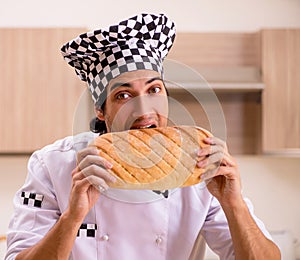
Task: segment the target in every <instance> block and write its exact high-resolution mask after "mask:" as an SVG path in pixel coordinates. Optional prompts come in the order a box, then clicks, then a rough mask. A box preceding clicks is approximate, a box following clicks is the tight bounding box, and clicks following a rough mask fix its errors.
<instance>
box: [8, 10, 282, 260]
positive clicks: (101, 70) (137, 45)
mask: <svg viewBox="0 0 300 260" xmlns="http://www.w3.org/2000/svg"><path fill="white" fill-rule="evenodd" d="M174 37H175V28H174V23H173V22H171V21H170V20H169V19H168V18H167V17H166V16H164V15H158V16H157V15H149V14H142V15H138V16H135V17H132V18H130V19H128V20H126V21H123V22H121V23H120V24H118V25H115V26H111V27H109V29H108V30H98V31H94V32H89V33H87V34H83V35H80V36H79V37H77V38H76V39H74V40H72V41H70V42H69V43H67V44H66V45H64V46H63V48H62V52H63V55H64V58H65V59H66V60H67V61H68V63H69V64H70V65H71V66H73V67H75V70H76V73H77V74H78V75H79V77H80V78H81V79H82V80H84V81H87V83H88V86H89V89H90V91H91V94H92V97H93V99H94V102H95V107H96V115H97V118H98V120H99V122H103V123H104V124H102V126H101V129H98V130H99V131H102V132H105V131H107V132H113V131H124V130H128V129H140V128H147V127H165V126H167V123H168V119H167V115H168V99H167V92H166V89H165V86H164V82H163V78H162V76H163V71H162V61H163V59H164V58H165V56H166V55H167V53H168V51H169V49H170V48H171V46H172V43H173V40H174ZM100 125H101V124H100ZM96 136H97V135H96V134H92V135H91V134H83V135H80V137H79V138H73V137H67V138H65V139H63V140H59V141H57V142H56V143H54V144H52V145H49V146H47V147H45V148H43V149H41V150H40V151H37V152H35V153H34V154H33V155H32V157H31V159H30V161H29V164H28V177H27V179H26V183H25V184H24V186H23V187H22V188H21V189H20V191H18V193H17V194H16V197H15V200H14V203H15V214H14V217H13V219H12V221H11V224H10V228H9V233H8V252H7V256H6V259H15V258H16V259H47V260H48V259H68V258H69V259H112V260H115V259H130V260H134V259H151V260H152V259H172V260H173V259H178V260H185V259H201V258H202V257H203V255H204V251H203V248H204V247H203V242H204V240H205V241H206V242H207V243H208V245H209V246H210V247H211V248H212V249H213V250H214V251H215V252H216V253H217V254H218V255H220V258H221V259H243V260H244V259H260V260H261V259H280V253H279V250H278V248H277V247H276V245H275V244H274V243H273V242H272V241H271V240H270V236H269V234H268V232H267V231H266V229H265V228H264V225H263V224H262V223H261V221H259V220H258V219H257V218H256V217H255V216H254V215H253V212H252V210H251V205H250V203H249V201H247V200H245V199H244V198H243V197H242V194H241V182H240V175H239V170H238V167H237V164H236V162H235V160H234V158H232V156H231V155H230V154H229V153H228V151H227V149H226V144H225V143H224V142H223V141H221V140H219V139H218V138H207V139H206V140H205V142H206V143H207V144H209V146H208V148H205V149H200V146H199V150H198V151H197V153H195V162H196V161H197V157H198V159H199V158H205V159H203V160H200V161H199V162H198V163H197V166H198V167H206V166H208V165H210V164H212V163H219V164H220V167H219V168H218V170H217V171H214V172H208V173H207V174H206V176H205V178H206V179H209V180H210V181H209V182H207V186H206V187H203V186H202V188H200V186H199V185H194V186H190V187H186V188H178V189H175V190H172V191H170V192H169V193H168V196H162V194H159V195H157V194H156V193H154V192H152V191H149V192H150V193H151V194H153V196H159V199H157V197H155V199H150V200H149V199H147V200H146V199H145V200H144V201H143V199H140V196H141V195H142V194H144V193H143V192H142V191H141V192H139V191H126V192H124V193H122V192H121V193H119V195H120V194H121V195H120V196H119V197H118V196H116V197H114V196H108V194H109V191H110V190H111V189H109V184H110V183H111V182H114V181H115V179H114V177H113V176H111V175H110V174H109V173H108V171H107V169H109V168H111V167H112V165H111V164H110V163H108V162H107V161H106V160H104V159H103V158H101V157H100V156H99V155H98V153H97V150H96V149H94V148H91V147H88V144H89V143H90V142H91V141H92V140H93V138H95V137H96ZM116 192H118V191H116ZM132 192H134V196H136V197H138V200H137V201H134V199H132V197H131V199H128V198H129V197H127V199H126V198H125V197H122V196H129V195H130V194H132ZM117 194H118V193H117ZM153 198H154V197H153ZM203 239H204V240H203Z"/></svg>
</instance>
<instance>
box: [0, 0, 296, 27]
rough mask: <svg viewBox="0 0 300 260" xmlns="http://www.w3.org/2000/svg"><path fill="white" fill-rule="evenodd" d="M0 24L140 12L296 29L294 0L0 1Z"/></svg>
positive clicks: (82, 21) (90, 21) (181, 20)
mask: <svg viewBox="0 0 300 260" xmlns="http://www.w3.org/2000/svg"><path fill="white" fill-rule="evenodd" d="M0 6H1V7H0V26H1V27H6V26H25V27H31V26H33V27H38V26H85V27H88V28H99V27H103V26H107V25H109V24H112V23H115V22H117V21H120V20H122V19H124V18H127V17H129V16H131V15H134V14H136V13H140V12H154V13H161V12H164V13H166V14H168V15H169V16H170V17H171V18H172V19H173V20H174V21H175V22H176V24H177V28H178V30H179V31H255V30H258V29H260V28H262V27H300V15H299V14H300V1H299V0H242V1H241V0H226V1H225V0H223V1H222V0H221V1H220V0H184V1H182V0H181V1H180V0H163V1H161V0H152V1H140V0H128V1H121V0H114V1H99V0H98V1H96V0H90V1H82V0H72V1H71V0H65V1H60V0H52V1H39V0H26V1H22V0H10V1H4V0H1V4H0Z"/></svg>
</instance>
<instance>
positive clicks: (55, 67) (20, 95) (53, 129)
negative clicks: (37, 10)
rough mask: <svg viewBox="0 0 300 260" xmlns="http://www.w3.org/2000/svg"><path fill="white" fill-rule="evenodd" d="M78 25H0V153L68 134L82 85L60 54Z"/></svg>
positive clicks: (38, 145) (37, 145) (28, 149)
mask: <svg viewBox="0 0 300 260" xmlns="http://www.w3.org/2000/svg"><path fill="white" fill-rule="evenodd" d="M83 31H85V29H83V28H68V29H67V28H66V29H64V28H1V29H0V39H1V41H0V71H1V77H0V88H1V95H0V119H1V128H0V153H31V152H32V151H34V150H36V149H38V148H41V147H42V146H44V145H46V144H48V143H51V142H53V141H54V140H56V139H58V138H62V137H64V136H66V135H70V134H72V125H73V117H74V112H75V110H76V105H77V102H78V100H79V98H80V96H81V94H82V92H83V91H84V86H85V84H84V83H82V82H81V81H80V80H79V79H78V78H77V77H76V75H75V73H74V71H73V70H72V69H71V68H69V66H68V65H67V64H66V62H65V61H64V60H63V58H62V56H61V54H60V47H61V45H62V44H63V43H65V42H66V41H68V40H70V39H72V38H74V37H76V36H77V35H78V34H79V33H82V32H83Z"/></svg>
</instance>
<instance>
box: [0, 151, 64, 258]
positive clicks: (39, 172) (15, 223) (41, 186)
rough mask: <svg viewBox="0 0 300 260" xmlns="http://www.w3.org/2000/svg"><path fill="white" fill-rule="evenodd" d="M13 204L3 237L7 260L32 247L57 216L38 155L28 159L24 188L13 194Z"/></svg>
mask: <svg viewBox="0 0 300 260" xmlns="http://www.w3.org/2000/svg"><path fill="white" fill-rule="evenodd" d="M13 203H14V213H13V216H12V218H11V221H10V224H9V228H8V233H7V252H6V257H5V259H7V260H11V259H15V257H16V255H17V254H18V253H19V252H21V251H22V250H24V249H26V248H28V247H31V246H33V245H35V244H36V243H37V242H38V241H39V240H40V239H41V238H42V237H43V236H45V234H46V233H47V232H48V231H49V229H51V227H52V226H53V225H54V224H55V223H56V221H57V220H58V218H59V216H60V214H61V213H60V210H59V207H58V203H57V200H56V197H55V193H54V191H53V186H52V183H51V180H50V178H49V174H48V171H47V168H46V166H45V164H44V163H43V160H42V156H41V152H40V151H37V152H35V153H34V154H33V155H32V156H31V158H30V159H29V162H28V173H27V177H26V181H25V184H24V185H23V186H22V188H21V189H20V190H19V191H17V193H16V195H15V197H14V201H13Z"/></svg>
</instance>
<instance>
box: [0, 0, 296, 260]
mask: <svg viewBox="0 0 300 260" xmlns="http://www.w3.org/2000/svg"><path fill="white" fill-rule="evenodd" d="M143 11H145V12H155V13H161V12H164V13H166V14H168V15H169V16H170V17H171V18H172V19H173V20H174V21H176V24H177V30H178V39H177V45H175V46H174V47H176V49H175V48H174V50H172V51H173V52H171V53H170V58H171V59H174V60H176V61H179V62H181V63H185V64H187V65H188V66H190V67H192V68H194V69H196V70H197V71H198V72H199V73H201V75H203V76H204V77H205V79H207V80H208V82H209V83H210V85H211V86H212V87H213V88H214V90H215V93H216V95H217V97H218V99H219V100H220V104H221V107H222V109H223V111H224V117H225V122H226V130H227V136H226V139H227V140H228V146H229V149H230V150H231V151H232V153H233V154H234V155H235V157H236V159H237V161H238V163H239V167H240V171H241V175H242V181H243V192H244V194H245V196H247V197H249V198H250V199H251V200H252V202H253V204H254V207H255V212H256V214H257V216H259V217H260V218H261V219H262V220H263V221H264V222H265V224H266V226H267V228H268V229H269V230H270V232H272V234H273V236H274V239H275V240H276V242H277V243H278V244H279V245H280V247H281V248H282V250H283V256H284V258H283V259H287V260H292V259H300V222H299V220H300V203H299V198H300V188H299V187H300V172H299V168H300V105H298V104H299V103H300V102H299V98H300V78H299V76H297V75H299V74H300V73H299V69H300V36H299V35H300V33H299V29H300V15H299V14H300V1H299V0H285V1H283V0H272V1H271V0H260V1H258V0H252V1H250V0H244V1H236V0H228V1H216V0H210V1H208V0H205V1H202V0H199V1H192V0H186V1H184V3H183V1H177V0H175V1H174V0H173V1H171V0H167V1H157V0H154V1H151V2H146V1H144V2H143V1H137V0H135V1H127V2H124V1H119V0H118V1H89V2H85V3H84V4H83V2H82V1H77V0H74V1H67V0H66V1H58V0H53V1H51V2H43V3H41V2H40V1H32V0H28V1H7V2H5V3H2V4H1V8H0V71H1V77H0V78H1V80H0V88H1V97H0V117H1V122H3V123H2V127H1V130H0V133H1V135H0V153H1V154H0V176H1V182H0V212H1V223H0V242H2V243H1V248H0V251H1V250H2V252H3V251H4V248H5V245H4V243H3V242H4V239H2V238H4V237H5V232H6V230H7V225H8V222H9V219H10V217H11V214H12V211H13V208H12V198H13V195H14V193H15V191H16V190H17V189H18V188H19V187H20V186H21V185H22V183H23V182H24V179H25V177H26V164H27V161H28V158H29V155H30V153H31V152H32V150H34V149H37V148H39V147H41V146H43V145H45V144H47V143H50V142H52V141H54V140H55V139H57V138H60V137H63V136H64V135H66V134H71V133H72V132H74V131H75V132H79V131H80V130H81V129H80V126H79V125H87V122H88V121H89V118H90V114H91V113H90V110H91V105H90V102H89V101H88V100H87V97H86V93H85V91H84V90H83V88H81V87H82V86H84V84H81V82H79V81H78V80H77V78H76V77H75V76H74V72H73V71H72V70H71V69H69V68H67V66H66V65H65V64H64V62H63V61H62V60H61V57H60V54H59V47H60V44H61V43H64V42H65V41H66V40H68V39H71V38H72V37H73V36H76V35H77V34H78V33H79V32H83V31H85V30H86V29H95V28H99V27H104V26H107V25H109V24H112V23H115V22H116V21H119V20H121V19H123V18H126V17H129V16H131V15H134V14H136V13H140V12H143ZM33 28H34V29H33ZM280 29H281V30H280ZM177 46H178V47H177ZM24 61H26V62H25V63H26V64H27V65H28V66H24ZM171 65H172V64H171ZM172 68H173V67H172ZM179 69H182V68H179ZM190 71H191V70H188V71H187V72H186V69H184V73H177V72H176V73H173V74H172V73H171V74H172V75H171V74H170V79H171V81H172V80H173V82H180V83H181V84H182V85H184V86H185V87H187V86H188V87H189V88H190V89H193V88H195V87H196V88H197V87H199V86H202V83H203V82H204V81H203V80H201V79H200V81H201V82H200V83H199V77H198V78H197V76H196V78H197V79H196V80H194V79H193V80H192V79H191V78H193V77H194V76H195V73H192V75H191V74H189V73H190ZM179 72H180V71H179ZM47 75H48V76H47ZM178 75H180V77H178ZM197 75H198V74H197ZM190 76H191V77H190ZM171 85H172V84H171ZM33 86H34V87H33ZM47 86H49V88H48V87H47ZM61 87H63V88H61ZM171 88H172V89H171V96H172V97H173V98H174V99H175V100H177V101H178V102H180V103H181V104H184V105H185V106H186V107H187V109H188V111H189V112H190V113H191V114H193V116H194V117H195V118H196V117H197V118H196V119H195V121H196V123H198V124H201V125H203V126H205V127H208V128H209V127H210V126H211V125H210V124H209V123H210V122H209V120H204V121H201V119H198V117H199V115H198V114H199V111H200V110H201V111H202V110H203V109H202V108H200V107H199V105H197V104H196V103H197V102H196V103H195V101H193V100H192V99H191V98H190V97H188V94H187V95H186V96H183V95H182V93H183V90H179V89H178V88H176V87H174V86H171ZM199 88H200V87H199ZM205 93H206V92H205ZM206 94H207V93H206ZM206 94H203V95H206ZM59 96H60V97H64V99H63V100H60V99H59ZM65 97H67V98H66V99H65ZM83 108H84V109H83ZM204 110H205V108H204ZM195 111H196V112H195ZM194 114H196V115H194ZM204 117H205V116H204ZM197 120H199V121H197ZM0 258H1V255H0ZM207 259H214V255H213V254H212V253H208V255H207Z"/></svg>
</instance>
